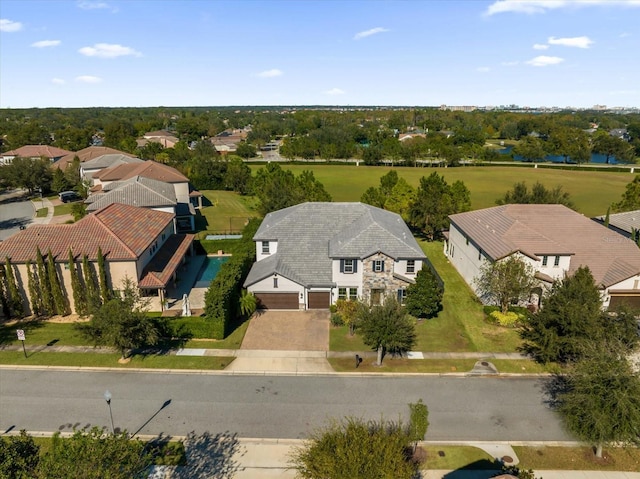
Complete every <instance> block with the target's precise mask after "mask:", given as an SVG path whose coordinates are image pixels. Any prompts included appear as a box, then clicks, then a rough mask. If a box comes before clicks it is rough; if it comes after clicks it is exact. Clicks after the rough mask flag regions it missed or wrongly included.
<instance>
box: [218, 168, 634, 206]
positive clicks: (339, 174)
mask: <svg viewBox="0 0 640 479" xmlns="http://www.w3.org/2000/svg"><path fill="white" fill-rule="evenodd" d="M282 167H283V168H284V169H287V170H291V171H293V172H294V174H296V175H298V174H300V172H302V171H303V170H311V171H313V173H314V175H315V177H316V178H317V179H318V180H319V181H320V182H321V183H322V184H323V185H324V187H325V189H326V190H327V191H328V192H329V194H330V195H331V196H332V198H333V201H359V200H360V197H361V196H362V193H364V191H365V190H366V189H367V188H369V187H370V186H378V185H379V184H380V177H381V176H382V175H384V174H385V173H387V172H388V171H389V170H390V169H391V168H389V167H382V166H352V165H344V166H343V165H316V164H309V165H286V164H285V165H282ZM251 168H252V170H254V171H255V170H257V169H258V168H261V166H258V165H253V166H252V167H251ZM393 169H394V170H396V171H397V172H398V175H399V176H400V177H402V178H404V179H405V180H407V182H408V183H409V184H410V185H412V186H414V187H417V186H418V184H419V182H420V178H421V177H423V176H428V175H430V174H431V173H433V172H434V171H435V172H437V173H438V174H440V175H442V176H444V177H445V179H446V180H447V182H449V183H452V182H454V181H456V180H462V181H463V182H464V183H465V185H466V186H467V188H469V191H471V207H472V209H480V208H488V207H490V206H495V201H496V199H498V198H500V197H502V196H504V193H505V192H506V191H507V190H509V189H511V188H512V187H513V185H514V183H517V182H519V181H526V182H527V184H528V185H529V186H533V184H534V183H535V182H536V181H539V182H540V183H542V184H544V185H545V186H546V187H548V188H553V187H556V186H562V187H563V190H564V191H567V192H569V193H570V194H571V198H572V200H573V202H574V203H575V205H576V207H577V209H578V211H579V212H580V213H582V214H584V215H587V216H596V215H602V214H605V213H606V211H607V207H608V206H609V205H610V204H611V203H612V202H615V201H619V200H620V198H621V197H622V193H623V192H624V189H625V186H626V185H627V183H629V182H631V181H632V180H633V178H634V175H633V174H630V173H620V172H608V171H588V170H587V169H586V168H585V170H584V171H569V170H560V169H553V168H536V169H534V168H515V167H508V166H504V167H501V166H488V167H458V168H411V167H395V168H393ZM216 193H217V192H216Z"/></svg>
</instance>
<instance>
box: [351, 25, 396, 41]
mask: <svg viewBox="0 0 640 479" xmlns="http://www.w3.org/2000/svg"><path fill="white" fill-rule="evenodd" d="M388 31H389V29H387V28H382V27H376V28H372V29H370V30H365V31H363V32H358V33H356V34H355V35H354V36H353V39H354V40H362V39H363V38H366V37H370V36H371V35H376V34H378V33H384V32H388Z"/></svg>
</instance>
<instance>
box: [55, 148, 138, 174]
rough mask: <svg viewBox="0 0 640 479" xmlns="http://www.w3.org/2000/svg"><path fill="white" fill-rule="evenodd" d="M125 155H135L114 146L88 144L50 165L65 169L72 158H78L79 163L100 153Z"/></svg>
mask: <svg viewBox="0 0 640 479" xmlns="http://www.w3.org/2000/svg"><path fill="white" fill-rule="evenodd" d="M114 154H115V155H125V156H130V157H131V158H134V157H135V155H132V154H131V153H127V152H125V151H120V150H116V149H115V148H109V147H108V146H88V147H87V148H83V149H82V150H80V151H76V152H75V153H73V152H72V153H69V154H68V155H65V156H63V157H62V158H60V159H59V160H58V161H56V162H55V163H54V164H53V165H52V166H53V167H55V168H60V169H61V170H65V169H66V168H67V166H69V165H70V164H71V163H73V160H74V158H76V157H77V158H78V159H79V160H80V163H82V162H87V161H90V160H93V159H94V158H97V157H98V156H102V155H114Z"/></svg>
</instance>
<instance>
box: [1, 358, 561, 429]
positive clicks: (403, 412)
mask: <svg viewBox="0 0 640 479" xmlns="http://www.w3.org/2000/svg"><path fill="white" fill-rule="evenodd" d="M107 389H108V390H109V391H110V392H111V394H112V397H113V399H112V401H111V407H112V412H113V419H114V422H115V426H116V428H121V429H126V430H128V431H129V432H137V433H139V434H152V435H155V434H159V433H164V434H169V435H174V436H175V435H186V434H187V433H189V432H191V431H194V432H196V433H197V434H201V433H203V432H206V431H208V432H210V433H212V434H216V433H225V432H227V433H231V434H233V433H235V434H238V436H239V437H245V438H246V437H252V438H291V439H299V438H306V437H308V435H309V433H310V432H311V431H313V429H314V428H316V427H319V426H322V425H324V424H326V423H327V421H329V420H330V419H331V418H342V417H344V416H354V417H359V418H364V419H373V420H377V419H380V418H386V419H389V420H398V419H403V420H404V421H405V422H406V421H407V419H408V407H407V404H408V403H410V402H416V401H417V400H418V399H419V398H422V399H423V401H424V402H425V403H426V404H427V406H428V407H429V422H430V426H429V430H428V433H427V439H429V440H456V441H457V440H460V441H462V440H476V441H478V440H481V441H528V440H531V441H563V440H570V439H571V438H570V437H568V436H567V435H566V433H565V432H564V431H563V430H562V428H561V426H560V424H559V420H558V417H557V416H556V414H555V413H554V412H552V411H551V410H550V409H549V408H548V407H547V406H546V404H545V402H544V399H543V393H542V389H543V387H542V383H541V381H540V380H538V379H528V378H521V379H503V378H486V377H485V378H477V377H475V378H474V377H431V376H430V377H426V376H420V377H346V376H338V375H332V376H295V377H292V376H231V375H214V374H211V375H210V374H197V373H193V374H189V373H188V374H181V373H170V374H167V373H159V372H157V373H147V372H96V371H91V372H90V371H51V370H31V369H29V370H26V369H17V370H14V369H6V368H3V369H0V433H1V432H4V431H7V430H9V429H11V430H20V429H26V430H28V431H47V432H52V431H58V430H60V431H70V430H72V428H73V427H74V426H75V427H85V426H92V425H97V426H109V410H108V406H107V403H106V402H105V400H104V392H105V390H107Z"/></svg>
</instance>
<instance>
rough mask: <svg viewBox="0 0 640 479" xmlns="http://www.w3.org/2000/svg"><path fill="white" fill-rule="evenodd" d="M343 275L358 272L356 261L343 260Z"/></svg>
mask: <svg viewBox="0 0 640 479" xmlns="http://www.w3.org/2000/svg"><path fill="white" fill-rule="evenodd" d="M341 272H342V273H345V274H352V273H355V272H356V260H355V259H343V260H342V271H341Z"/></svg>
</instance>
